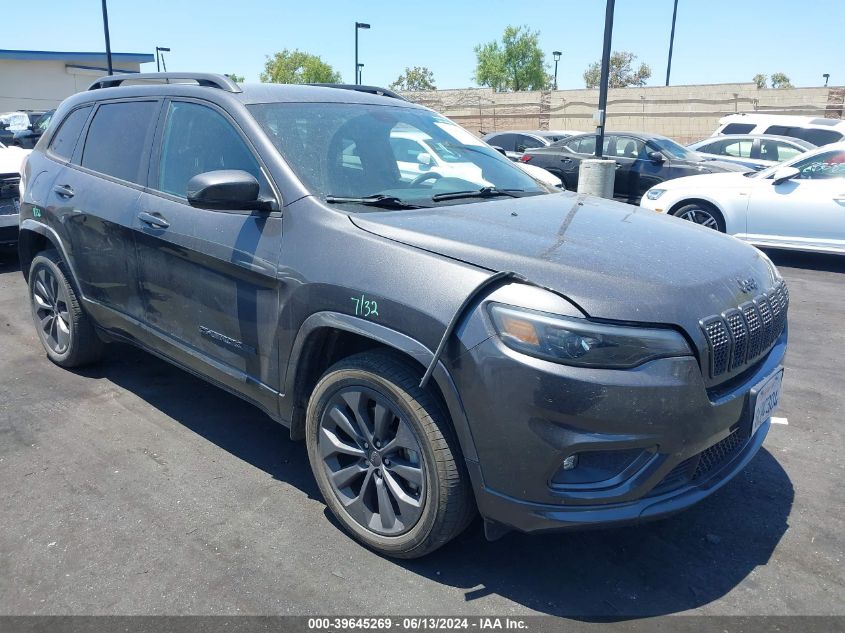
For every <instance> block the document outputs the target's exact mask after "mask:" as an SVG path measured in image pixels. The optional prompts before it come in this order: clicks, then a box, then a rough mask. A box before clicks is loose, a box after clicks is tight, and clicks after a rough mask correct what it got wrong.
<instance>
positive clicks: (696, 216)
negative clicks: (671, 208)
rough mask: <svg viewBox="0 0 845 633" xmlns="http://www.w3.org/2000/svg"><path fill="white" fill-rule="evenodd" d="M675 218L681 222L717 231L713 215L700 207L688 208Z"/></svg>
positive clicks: (717, 226) (717, 227)
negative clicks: (688, 222) (684, 221)
mask: <svg viewBox="0 0 845 633" xmlns="http://www.w3.org/2000/svg"><path fill="white" fill-rule="evenodd" d="M677 217H679V218H681V219H682V220H688V221H690V222H695V223H696V224H700V225H701V226H706V227H707V228H708V229H714V230H716V231H718V230H719V223H718V222H717V221H716V218H715V217H714V216H713V214H712V213H710V212H709V211H708V210H707V209H702V208H701V207H689V208H687V210H686V211H684V212H683V213H679V214H678V216H677Z"/></svg>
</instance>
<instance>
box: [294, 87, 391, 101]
mask: <svg viewBox="0 0 845 633" xmlns="http://www.w3.org/2000/svg"><path fill="white" fill-rule="evenodd" d="M308 85H309V86H320V87H322V88H340V89H341V90H355V91H357V92H366V93H368V94H371V95H379V96H380V97H390V98H391V99H401V100H402V101H407V99H406V98H405V97H403V96H402V95H400V94H398V93H396V92H393V91H392V90H388V89H387V88H379V87H378V86H361V85H358V84H308Z"/></svg>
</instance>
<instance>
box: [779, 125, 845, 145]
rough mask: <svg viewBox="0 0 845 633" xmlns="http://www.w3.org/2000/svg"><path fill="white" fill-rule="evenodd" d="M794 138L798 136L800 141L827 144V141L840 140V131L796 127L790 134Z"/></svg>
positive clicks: (835, 141)
mask: <svg viewBox="0 0 845 633" xmlns="http://www.w3.org/2000/svg"><path fill="white" fill-rule="evenodd" d="M788 136H793V137H795V138H800V139H801V140H802V141H807V142H808V143H812V144H813V145H818V146H819V147H821V146H822V145H827V144H828V143H837V142H839V141H841V140H842V134H841V132H834V131H833V130H815V129H812V128H810V129H807V128H797V129H795V130H794V132H793V133H792V134H789V135H788Z"/></svg>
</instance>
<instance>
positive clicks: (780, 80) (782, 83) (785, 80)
mask: <svg viewBox="0 0 845 633" xmlns="http://www.w3.org/2000/svg"><path fill="white" fill-rule="evenodd" d="M772 88H794V86H793V85H792V82H791V81H789V77H787V76H786V75H784V74H783V73H772Z"/></svg>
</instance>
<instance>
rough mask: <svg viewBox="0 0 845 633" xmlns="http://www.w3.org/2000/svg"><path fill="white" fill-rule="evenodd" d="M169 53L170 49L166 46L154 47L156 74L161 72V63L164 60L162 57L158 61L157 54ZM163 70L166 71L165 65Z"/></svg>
mask: <svg viewBox="0 0 845 633" xmlns="http://www.w3.org/2000/svg"><path fill="white" fill-rule="evenodd" d="M160 52H161V53H169V52H170V49H169V48H167V47H166V46H156V72H161V61H163V60H164V55H162V56H161V59H159V53H160ZM164 70H165V71H167V64H165V65H164Z"/></svg>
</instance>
